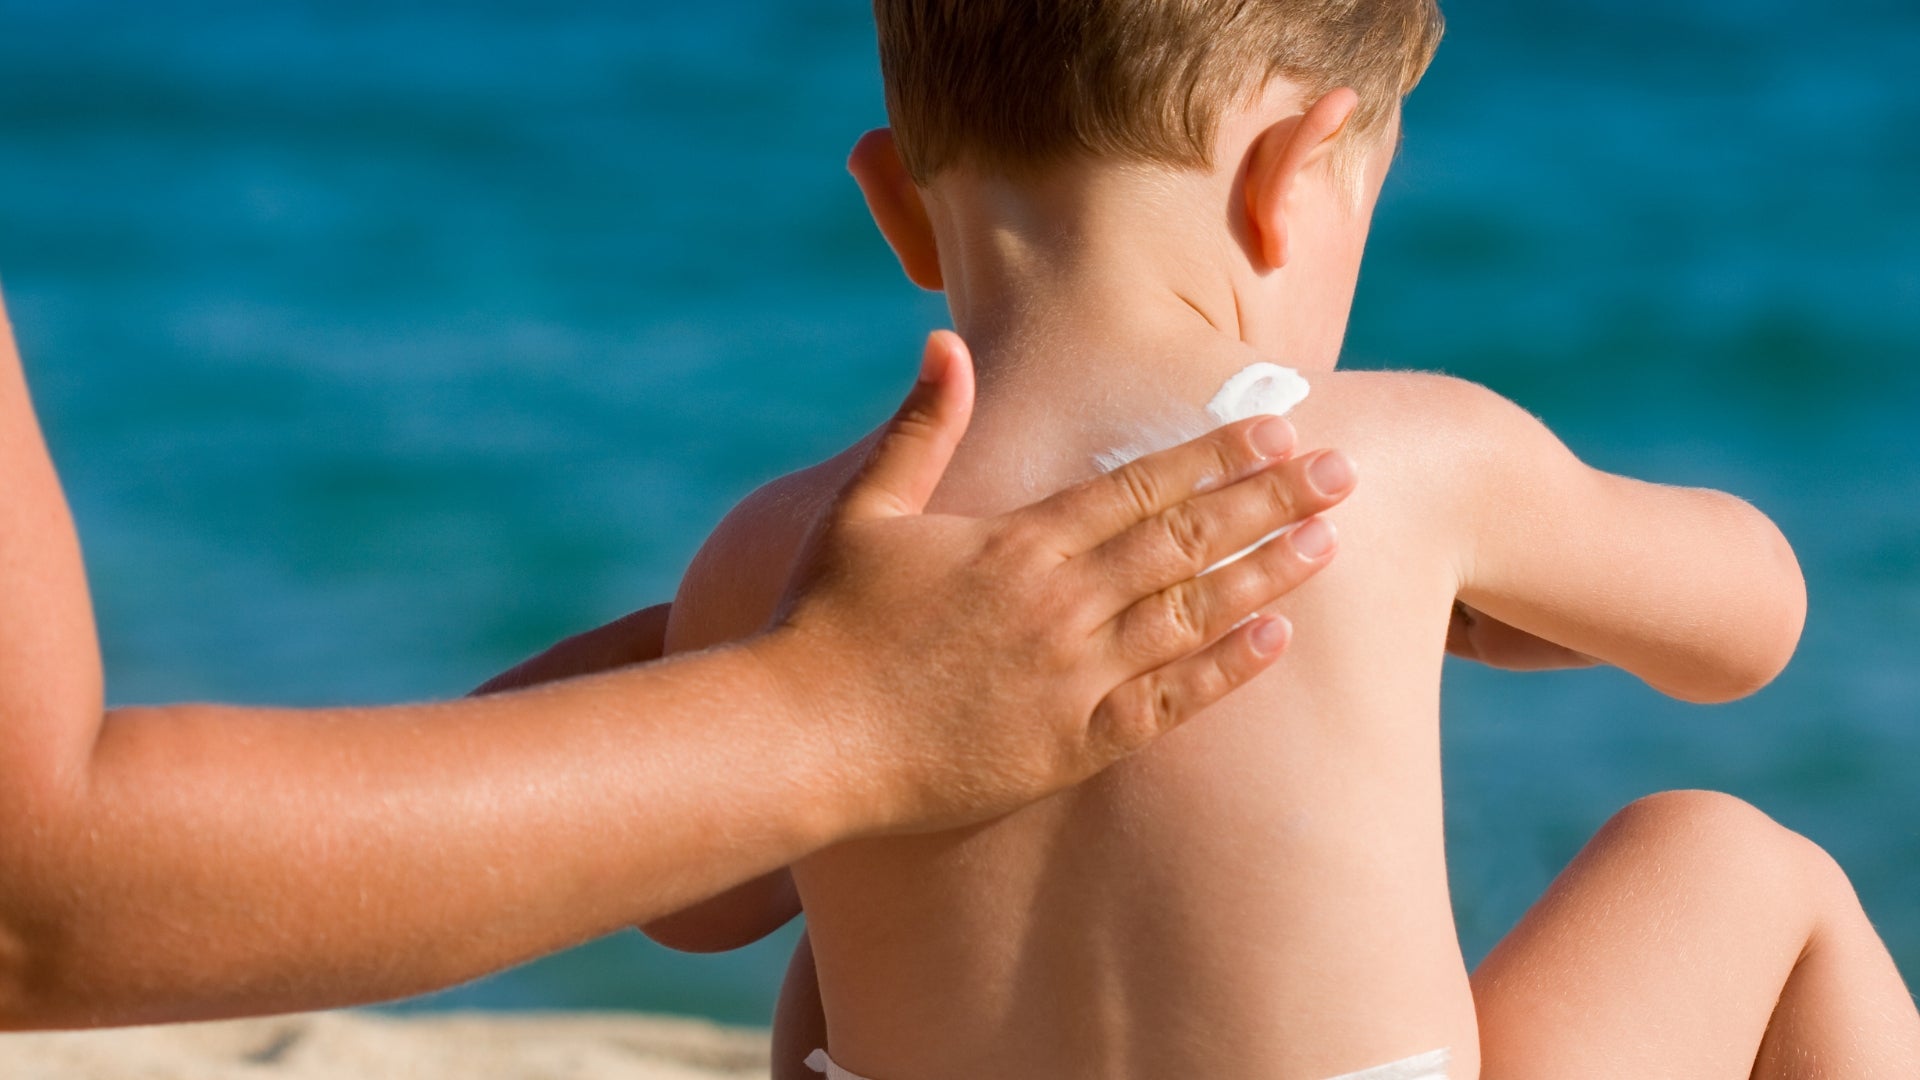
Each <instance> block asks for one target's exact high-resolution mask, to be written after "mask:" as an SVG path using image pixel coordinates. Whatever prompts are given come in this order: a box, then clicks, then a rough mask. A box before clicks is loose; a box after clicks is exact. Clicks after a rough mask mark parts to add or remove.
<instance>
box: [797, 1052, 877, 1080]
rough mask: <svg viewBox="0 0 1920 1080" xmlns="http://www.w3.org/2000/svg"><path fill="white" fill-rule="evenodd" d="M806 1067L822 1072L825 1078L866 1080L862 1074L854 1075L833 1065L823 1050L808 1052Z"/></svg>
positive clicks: (829, 1079)
mask: <svg viewBox="0 0 1920 1080" xmlns="http://www.w3.org/2000/svg"><path fill="white" fill-rule="evenodd" d="M807 1068H809V1069H812V1070H813V1071H814V1072H817V1073H824V1074H825V1075H826V1078H827V1080H867V1078H866V1077H864V1076H855V1075H854V1074H852V1073H850V1072H848V1071H847V1070H845V1069H843V1068H841V1067H840V1066H838V1065H835V1064H834V1063H833V1059H832V1058H830V1057H828V1056H827V1052H826V1051H825V1050H815V1051H814V1052H813V1053H811V1054H808V1055H807Z"/></svg>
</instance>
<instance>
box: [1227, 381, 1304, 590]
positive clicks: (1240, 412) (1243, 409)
mask: <svg viewBox="0 0 1920 1080" xmlns="http://www.w3.org/2000/svg"><path fill="white" fill-rule="evenodd" d="M1311 389H1312V388H1311V387H1309V386H1308V385H1307V380H1306V379H1305V378H1303V377H1301V375H1300V373H1299V372H1297V371H1295V370H1293V369H1292V368H1289V367H1281V366H1280V365H1279V364H1268V363H1259V364H1249V365H1247V366H1246V367H1244V368H1242V369H1241V370H1240V372H1239V373H1238V374H1236V375H1234V376H1233V377H1232V378H1230V379H1228V380H1227V381H1226V382H1225V383H1222V384H1221V386H1220V392H1219V393H1217V394H1215V395H1213V400H1212V401H1209V402H1207V415H1208V416H1210V417H1212V418H1213V421H1214V423H1216V424H1231V423H1233V422H1234V421H1235V420H1245V419H1246V418H1248V417H1250V416H1285V415H1287V414H1288V413H1290V412H1292V411H1293V407H1294V406H1295V405H1298V404H1300V403H1301V402H1302V401H1305V400H1306V399H1307V394H1308V392H1309V391H1310V390H1311ZM1292 531H1293V526H1292V525H1287V526H1284V527H1282V528H1278V529H1275V530H1274V531H1272V532H1270V533H1268V534H1267V535H1265V536H1263V537H1261V538H1260V539H1259V540H1258V541H1256V542H1254V543H1253V544H1251V545H1249V546H1248V547H1246V548H1244V549H1242V550H1241V551H1238V552H1235V553H1234V554H1232V555H1229V556H1227V557H1226V558H1224V559H1221V560H1220V561H1219V562H1217V563H1214V564H1213V565H1212V566H1209V567H1207V568H1206V569H1205V570H1202V571H1200V573H1201V574H1203V575H1204V574H1211V573H1213V572H1214V571H1215V570H1218V569H1220V568H1221V567H1223V566H1231V565H1232V564H1234V563H1237V562H1239V561H1240V560H1241V559H1244V558H1246V557H1247V556H1249V555H1251V554H1253V553H1254V552H1256V551H1259V550H1260V549H1261V548H1263V547H1266V546H1267V545H1268V544H1270V543H1272V542H1273V541H1275V540H1277V539H1279V538H1280V537H1282V536H1285V535H1286V534H1288V533H1289V532H1292Z"/></svg>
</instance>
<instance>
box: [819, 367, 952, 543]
mask: <svg viewBox="0 0 1920 1080" xmlns="http://www.w3.org/2000/svg"><path fill="white" fill-rule="evenodd" d="M972 417H973V357H972V355H971V354H970V353H968V351H967V346H966V343H965V342H963V341H961V340H960V336H959V335H958V334H955V333H953V332H952V331H950V330H936V331H934V333H933V334H932V335H931V336H929V337H928V338H927V347H926V351H925V353H924V354H923V355H922V358H921V361H920V379H919V381H918V382H916V383H914V386H913V390H912V391H910V392H909V393H908V394H907V400H906V402H905V403H904V404H902V405H901V406H900V411H899V412H897V413H895V414H894V416H893V419H892V420H889V421H888V422H887V426H886V427H885V428H884V429H882V431H881V432H880V436H879V439H878V441H877V442H876V443H875V444H874V447H873V450H872V451H871V452H870V453H869V454H868V455H867V460H866V462H865V463H864V464H862V465H861V467H860V471H859V472H858V473H857V474H855V476H854V478H853V479H852V480H851V481H850V482H849V483H848V484H847V487H846V489H845V490H844V491H842V492H841V495H840V499H839V504H838V506H837V513H838V515H839V516H840V518H841V519H842V520H856V521H863V520H869V519H872V518H881V517H899V516H901V515H905V514H917V513H919V512H920V511H922V510H924V509H926V505H927V500H928V499H930V498H932V497H933V489H934V488H936V487H938V486H939V484H940V477H941V476H942V475H944V474H945V473H946V470H947V463H948V462H950V461H952V460H953V451H954V448H955V447H956V446H958V445H960V437H961V436H963V435H965V434H966V432H967V422H968V421H969V420H971V419H972Z"/></svg>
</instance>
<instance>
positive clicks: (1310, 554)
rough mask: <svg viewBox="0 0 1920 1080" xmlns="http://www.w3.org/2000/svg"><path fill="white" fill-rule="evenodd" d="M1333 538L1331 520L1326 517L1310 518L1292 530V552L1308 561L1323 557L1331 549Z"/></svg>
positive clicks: (1334, 536)
mask: <svg viewBox="0 0 1920 1080" xmlns="http://www.w3.org/2000/svg"><path fill="white" fill-rule="evenodd" d="M1335 538H1336V534H1335V532H1334V529H1333V523H1332V522H1330V521H1328V520H1327V519H1326V518H1311V519H1309V520H1308V521H1307V523H1306V524H1305V525H1302V526H1300V527H1299V528H1297V529H1295V530H1293V550H1294V554H1296V555H1299V556H1300V557H1301V558H1303V559H1306V560H1307V561H1309V562H1312V561H1315V560H1319V559H1324V558H1326V557H1327V553H1328V552H1331V551H1332V550H1333V542H1334V539H1335Z"/></svg>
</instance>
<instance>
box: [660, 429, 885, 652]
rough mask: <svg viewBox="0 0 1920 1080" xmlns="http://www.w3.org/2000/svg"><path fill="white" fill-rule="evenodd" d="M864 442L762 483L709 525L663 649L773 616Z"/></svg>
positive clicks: (749, 629) (734, 633) (736, 633)
mask: <svg viewBox="0 0 1920 1080" xmlns="http://www.w3.org/2000/svg"><path fill="white" fill-rule="evenodd" d="M870 443H871V437H869V438H867V439H862V440H861V441H860V442H858V443H855V444H854V445H853V446H851V447H848V448H847V449H846V450H844V451H842V452H841V453H839V454H837V455H835V456H833V457H831V458H828V459H827V460H825V461H822V462H820V463H819V464H817V465H812V466H809V467H807V468H804V469H799V470H797V471H795V472H790V473H787V474H786V475H784V476H780V477H777V478H775V479H773V480H770V481H768V482H767V483H765V484H762V485H761V486H760V487H759V488H757V489H755V490H754V491H753V492H751V493H750V494H748V495H747V496H746V497H745V498H743V499H741V500H740V501H739V502H738V503H736V504H735V505H734V507H733V509H732V510H730V511H728V513H727V515H726V517H724V518H722V519H721V520H720V524H718V525H716V526H714V529H713V532H712V533H710V534H709V535H708V536H707V539H706V542H705V543H704V544H702V545H701V547H700V550H699V552H697V553H696V554H695V555H694V557H693V562H692V563H691V564H689V565H688V567H687V572H686V575H685V576H684V577H683V578H681V580H680V589H679V592H678V594H677V595H676V596H675V598H674V604H673V615H672V617H671V619H670V620H669V621H668V625H667V649H668V651H669V652H686V651H688V650H691V649H702V648H706V647H707V646H709V645H715V644H718V643H720V642H722V641H728V640H732V639H734V638H739V637H744V636H746V635H747V634H751V633H753V632H755V631H757V630H759V629H761V628H762V627H764V626H765V625H766V624H767V622H768V621H769V620H770V619H772V618H773V615H774V612H775V610H776V608H777V606H778V604H779V602H780V597H781V595H782V594H783V593H784V592H785V591H786V585H787V579H788V578H789V577H790V576H792V573H793V569H794V563H795V561H796V560H797V559H798V557H799V555H800V553H801V550H802V548H804V547H805V545H806V541H807V536H808V534H809V533H810V532H811V531H812V529H813V526H814V523H815V522H816V521H818V520H819V518H820V515H821V514H822V513H824V512H825V511H826V509H827V507H828V506H829V505H830V504H831V503H832V501H833V496H834V495H835V493H837V492H838V491H839V490H840V489H841V488H842V487H843V486H845V484H846V482H847V481H848V480H849V479H851V478H852V476H853V473H854V470H855V469H857V468H859V466H860V463H861V461H862V460H864V458H865V457H866V451H867V448H868V446H869V444H870Z"/></svg>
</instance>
